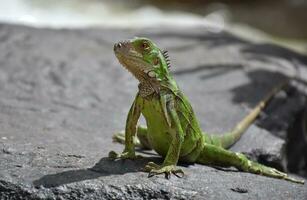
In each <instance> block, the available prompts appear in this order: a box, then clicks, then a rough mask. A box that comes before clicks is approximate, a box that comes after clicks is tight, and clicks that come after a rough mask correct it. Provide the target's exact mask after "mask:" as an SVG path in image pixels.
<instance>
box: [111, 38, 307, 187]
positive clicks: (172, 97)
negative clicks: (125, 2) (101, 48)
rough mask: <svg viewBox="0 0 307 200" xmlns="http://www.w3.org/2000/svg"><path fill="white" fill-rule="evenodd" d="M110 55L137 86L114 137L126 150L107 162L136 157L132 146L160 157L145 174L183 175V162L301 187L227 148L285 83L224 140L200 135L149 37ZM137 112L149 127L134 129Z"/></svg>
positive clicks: (117, 48) (130, 42)
mask: <svg viewBox="0 0 307 200" xmlns="http://www.w3.org/2000/svg"><path fill="white" fill-rule="evenodd" d="M114 52H115V55H116V57H117V58H118V60H119V62H120V63H121V64H122V65H123V66H124V67H125V68H126V69H128V70H129V71H130V72H131V73H132V74H133V75H134V76H135V77H136V78H137V79H138V81H139V82H140V83H139V91H138V93H137V95H136V97H135V100H134V102H133V104H132V106H131V108H130V111H129V114H128V117H127V121H126V129H125V132H124V133H118V134H115V135H114V136H113V139H114V140H115V141H117V142H120V143H124V144H125V148H124V151H123V152H122V153H121V154H117V153H115V152H114V151H111V152H110V153H109V157H110V158H112V159H135V158H137V156H136V154H135V149H134V148H135V146H136V145H138V146H141V147H144V148H147V149H153V150H155V151H156V152H157V153H158V154H160V155H161V156H163V157H164V162H163V164H162V165H161V166H160V165H157V164H155V163H153V162H149V163H148V164H147V165H146V166H145V168H144V169H145V170H146V171H148V172H149V176H153V175H157V174H163V173H164V174H165V175H166V177H167V178H169V177H170V175H171V174H172V173H173V174H175V175H177V176H179V175H183V174H184V173H183V171H182V169H181V168H177V162H178V161H184V162H190V163H200V164H205V165H215V166H222V167H230V166H234V167H236V168H237V169H239V170H242V171H245V172H250V173H255V174H261V175H264V176H269V177H274V178H280V179H286V180H289V181H293V182H296V183H304V181H301V180H296V179H294V178H291V177H289V176H288V175H287V174H285V173H283V172H280V171H278V170H277V169H274V168H271V167H267V166H264V165H261V164H259V163H256V162H254V161H251V160H249V159H247V157H246V156H245V155H243V154H241V153H235V152H232V151H229V150H226V149H227V148H229V147H230V146H231V145H233V144H234V143H235V142H236V141H237V140H239V138H240V137H241V135H242V134H243V133H244V131H245V130H246V129H247V128H248V127H249V126H250V125H251V123H252V122H253V121H254V120H255V119H256V118H257V116H258V115H259V113H260V112H261V110H262V109H263V108H264V107H265V105H266V104H267V103H268V101H269V100H270V99H271V98H272V97H273V96H274V94H275V93H276V92H278V91H279V90H281V89H282V87H283V86H284V84H282V85H279V86H278V87H276V88H275V89H274V90H272V92H271V93H270V94H269V95H268V96H267V97H266V98H264V100H263V101H261V102H260V103H259V104H258V105H257V106H256V107H255V108H254V109H253V110H252V111H251V112H250V113H249V114H248V115H247V116H246V117H245V118H244V119H243V120H242V121H241V122H240V123H239V124H237V126H236V127H235V128H234V129H233V130H232V131H231V132H229V133H226V134H224V135H222V136H217V135H208V134H207V133H204V132H202V131H201V129H200V126H199V123H198V121H197V119H196V116H195V114H194V112H193V109H192V107H191V105H190V103H189V101H188V99H187V98H186V96H185V95H184V94H183V93H182V92H181V91H180V89H179V88H178V86H177V84H176V82H175V80H174V79H173V77H172V76H171V74H170V72H169V69H168V68H169V61H168V55H167V53H166V52H163V51H161V50H160V49H159V48H158V47H157V46H156V45H155V44H154V43H153V42H152V41H151V40H149V39H147V38H135V39H131V40H127V41H124V42H119V43H116V44H115V45H114ZM140 114H142V115H143V116H144V118H145V120H146V124H147V128H145V127H142V126H138V125H137V122H138V119H139V117H140Z"/></svg>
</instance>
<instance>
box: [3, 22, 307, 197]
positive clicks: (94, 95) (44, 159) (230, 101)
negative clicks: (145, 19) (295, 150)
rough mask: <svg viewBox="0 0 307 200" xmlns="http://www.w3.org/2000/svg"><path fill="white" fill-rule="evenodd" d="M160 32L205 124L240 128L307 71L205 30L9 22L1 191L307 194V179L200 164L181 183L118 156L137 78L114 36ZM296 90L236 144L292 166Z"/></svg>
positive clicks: (276, 54)
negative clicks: (271, 95) (117, 138)
mask: <svg viewBox="0 0 307 200" xmlns="http://www.w3.org/2000/svg"><path fill="white" fill-rule="evenodd" d="M135 35H136V36H147V37H150V38H152V39H153V40H154V41H156V42H157V43H158V45H159V46H161V47H162V48H164V49H167V50H169V54H170V57H171V62H172V66H173V67H172V71H173V73H174V74H175V76H176V77H175V78H176V80H177V81H178V83H179V85H180V86H181V88H182V90H183V91H184V92H185V94H186V95H187V96H188V97H189V99H190V101H191V103H192V105H193V107H194V110H195V111H196V114H197V116H198V118H199V120H200V123H201V126H202V128H203V130H206V131H207V132H210V133H211V132H212V133H222V132H225V131H228V130H230V129H231V128H232V127H233V126H234V125H235V124H236V123H237V122H239V121H240V119H242V118H243V117H244V115H246V114H247V113H248V111H249V110H250V108H251V107H252V106H254V105H255V104H256V103H257V101H259V100H260V99H261V98H262V97H263V96H264V95H265V94H266V93H267V92H268V91H269V90H270V89H271V88H272V87H274V85H276V84H277V83H278V82H279V81H282V80H283V79H284V78H285V75H289V74H291V73H292V74H293V72H297V74H300V75H301V77H300V78H301V79H303V77H304V75H305V78H306V77H307V72H306V69H307V68H306V67H307V58H306V57H305V56H303V55H299V54H296V53H294V52H291V51H289V50H286V49H283V48H280V47H277V46H272V45H269V44H251V43H249V42H247V41H243V40H241V39H239V38H236V37H234V36H232V35H229V34H228V33H224V32H223V33H210V32H207V31H206V30H204V29H202V28H199V29H193V30H192V29H190V30H186V29H179V28H177V29H176V28H174V29H173V30H172V29H158V28H157V29H146V30H100V29H84V30H51V29H35V28H29V27H22V26H14V25H5V24H2V25H0V128H1V129H0V130H1V131H0V199H101V198H107V199H157V198H160V199H303V198H306V196H307V185H299V184H294V183H290V182H287V181H283V180H276V179H272V178H267V177H262V176H257V175H253V174H248V173H241V172H237V171H236V170H233V169H226V170H221V169H215V168H212V167H207V166H202V165H197V164H195V165H189V166H187V165H184V164H181V166H182V167H183V168H184V170H185V171H186V173H187V176H185V177H184V178H182V179H178V178H176V177H172V178H171V179H170V180H166V179H164V177H162V176H161V177H153V178H147V174H146V173H143V172H139V169H140V168H141V167H143V166H144V164H145V163H146V162H148V161H149V160H155V161H156V162H161V161H162V159H161V158H159V157H157V156H156V154H155V153H154V152H143V154H144V155H146V156H147V158H146V159H142V160H138V161H116V162H111V161H109V160H108V159H107V158H106V156H107V154H108V152H109V151H110V150H116V151H118V152H119V151H121V150H122V149H123V147H122V146H120V145H118V144H113V143H112V139H111V136H112V133H113V132H115V131H118V130H121V129H123V128H124V125H125V124H124V123H125V119H126V114H127V112H128V109H129V107H130V104H131V102H132V100H133V98H134V95H135V93H136V89H137V82H136V81H135V80H134V79H133V77H132V76H131V75H130V74H129V73H127V72H126V71H125V70H123V69H122V68H121V67H120V65H119V64H118V63H117V61H116V59H115V57H114V55H113V52H112V49H113V43H114V42H116V41H119V40H123V39H126V38H131V37H134V36H135ZM298 88H299V87H295V86H292V87H291V88H288V89H287V90H286V92H285V91H284V92H280V93H279V94H278V95H277V96H276V98H275V99H274V100H273V101H272V102H271V104H270V106H269V107H268V108H267V109H266V111H265V112H264V113H263V114H262V116H261V117H260V120H258V122H257V123H256V124H257V125H252V126H251V127H250V128H249V129H248V131H247V133H246V134H245V135H244V136H243V137H242V139H241V140H240V141H239V142H238V143H237V144H236V145H235V146H233V147H232V149H233V150H235V151H243V152H245V153H247V154H248V155H250V156H251V157H252V158H253V159H256V160H259V161H261V162H263V163H266V164H269V165H272V166H275V167H279V168H283V167H284V166H285V165H284V164H283V162H285V160H286V159H285V155H284V153H283V151H284V150H283V149H284V148H285V146H286V145H287V144H286V140H285V138H286V137H287V133H288V130H289V127H291V126H292V125H293V124H294V121H295V119H296V117H297V115H298V113H299V112H301V111H302V110H303V107H304V103H305V98H304V95H303V93H304V90H302V89H300V90H299V89H298Z"/></svg>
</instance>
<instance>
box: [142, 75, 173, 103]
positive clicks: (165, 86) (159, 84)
mask: <svg viewBox="0 0 307 200" xmlns="http://www.w3.org/2000/svg"><path fill="white" fill-rule="evenodd" d="M138 88H139V94H140V95H141V96H142V97H144V98H146V97H148V96H150V95H152V94H154V93H156V94H160V92H161V91H162V90H171V91H172V92H176V91H177V90H178V86H177V83H176V81H175V80H174V79H173V77H171V76H170V75H169V76H167V78H166V79H164V80H161V81H155V82H153V81H143V82H140V83H139V85H138Z"/></svg>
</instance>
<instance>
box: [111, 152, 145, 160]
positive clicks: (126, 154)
mask: <svg viewBox="0 0 307 200" xmlns="http://www.w3.org/2000/svg"><path fill="white" fill-rule="evenodd" d="M109 158H110V159H112V160H116V159H131V160H134V159H138V158H143V157H142V156H141V155H135V152H128V151H124V152H123V153H121V154H118V153H116V152H115V151H110V152H109Z"/></svg>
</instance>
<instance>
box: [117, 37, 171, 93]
mask: <svg viewBox="0 0 307 200" xmlns="http://www.w3.org/2000/svg"><path fill="white" fill-rule="evenodd" d="M114 52H115V55H116V57H117V58H118V60H119V62H120V63H121V64H122V65H123V66H124V67H125V68H126V69H128V70H129V71H130V72H131V73H132V74H133V75H134V76H135V77H136V78H137V79H138V80H139V82H140V83H141V84H140V85H141V86H146V88H145V89H147V90H150V89H153V90H154V91H158V90H159V88H160V84H161V82H163V81H166V80H168V78H169V71H168V66H169V61H168V59H167V53H166V52H162V51H161V50H160V49H159V48H158V47H157V46H156V45H155V44H154V43H153V42H152V41H151V40H149V39H147V38H135V39H131V40H126V41H122V42H118V43H116V44H115V45H114ZM149 87H151V88H149Z"/></svg>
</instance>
